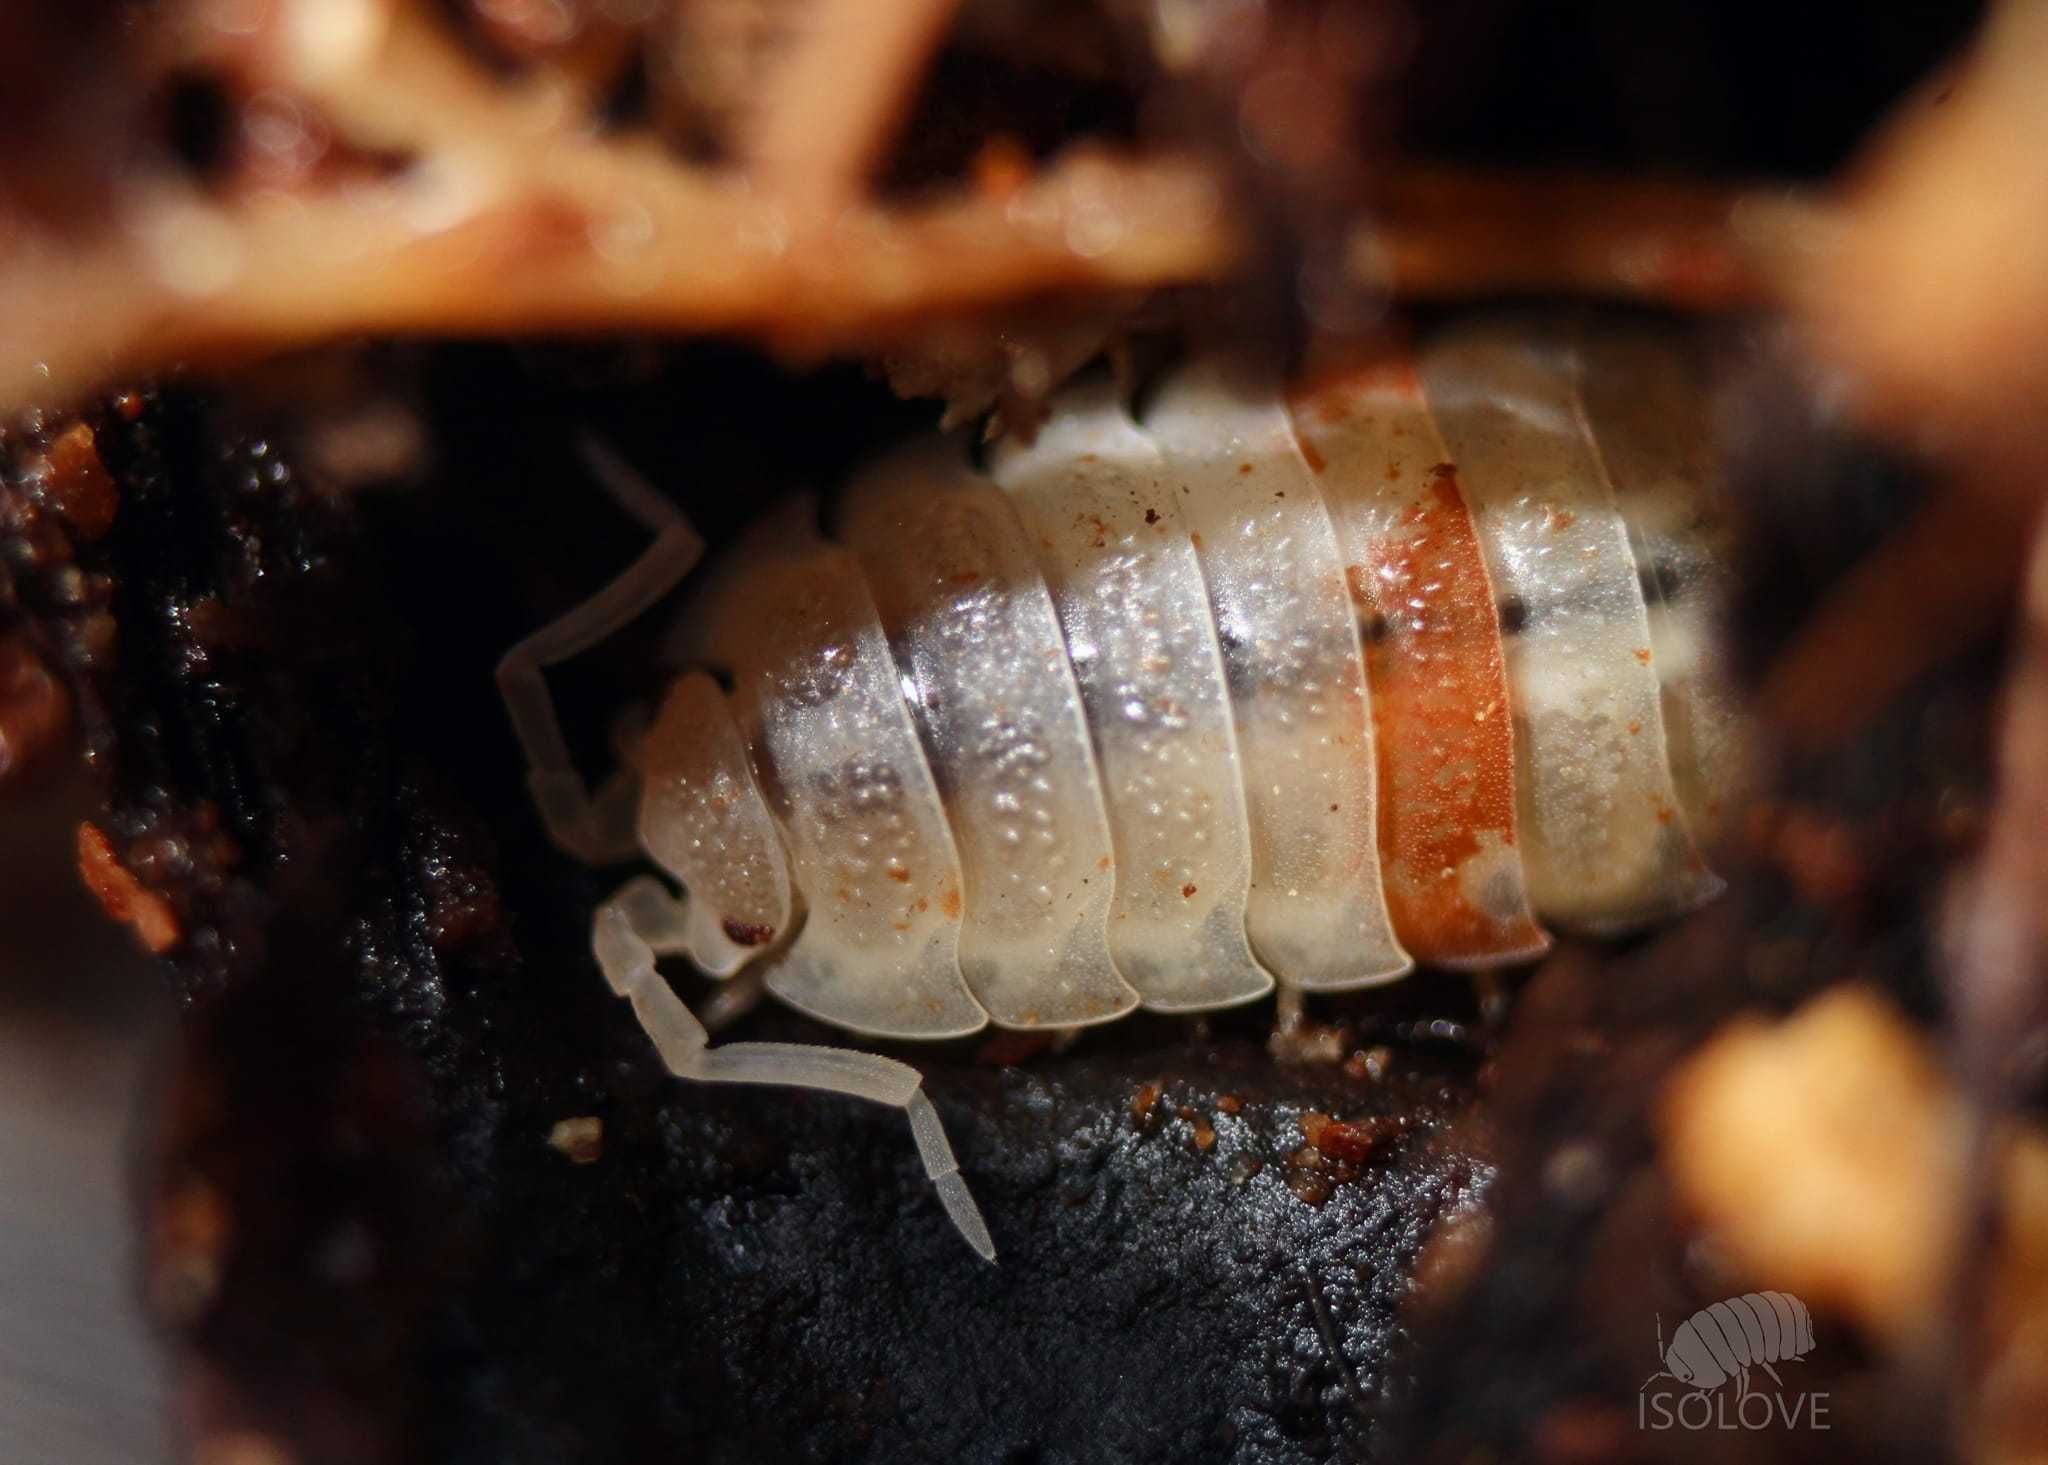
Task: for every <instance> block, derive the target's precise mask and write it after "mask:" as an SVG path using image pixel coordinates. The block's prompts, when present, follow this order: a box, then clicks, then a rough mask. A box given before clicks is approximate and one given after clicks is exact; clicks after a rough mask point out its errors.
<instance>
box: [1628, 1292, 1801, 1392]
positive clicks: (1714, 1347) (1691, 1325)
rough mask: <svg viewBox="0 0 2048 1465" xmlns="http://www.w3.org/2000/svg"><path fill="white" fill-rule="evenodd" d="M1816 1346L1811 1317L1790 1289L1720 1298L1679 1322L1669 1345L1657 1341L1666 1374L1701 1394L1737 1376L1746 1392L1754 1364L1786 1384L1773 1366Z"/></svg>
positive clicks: (1739, 1386) (1798, 1356)
mask: <svg viewBox="0 0 2048 1465" xmlns="http://www.w3.org/2000/svg"><path fill="white" fill-rule="evenodd" d="M1812 1350H1813V1316H1812V1314H1810V1313H1809V1312H1808V1311H1807V1310H1806V1304H1805V1303H1803V1302H1801V1301H1800V1300H1799V1299H1798V1298H1796V1297H1794V1296H1793V1295H1792V1294H1791V1293H1789V1292H1745V1293H1743V1294H1742V1295H1741V1296H1740V1297H1730V1298H1728V1299H1727V1300H1725V1301H1722V1302H1716V1303H1714V1304H1712V1305H1711V1306H1709V1307H1703V1308H1701V1309H1700V1310H1699V1311H1698V1312H1696V1313H1694V1314H1693V1315H1692V1316H1691V1317H1689V1318H1687V1319H1686V1320H1685V1321H1684V1322H1682V1323H1680V1324H1679V1325H1678V1328H1677V1330H1676V1331H1675V1332H1673V1333H1672V1335H1671V1343H1670V1346H1669V1347H1665V1346H1664V1344H1663V1340H1662V1338H1661V1337H1660V1338H1659V1340H1658V1352H1659V1354H1660V1355H1661V1356H1662V1358H1663V1360H1664V1370H1665V1372H1666V1373H1668V1374H1669V1376H1670V1377H1672V1378H1674V1379H1676V1380H1678V1382H1680V1383H1682V1384H1690V1385H1691V1386H1692V1387H1693V1388H1694V1389H1697V1390H1699V1391H1701V1392H1705V1391H1707V1390H1709V1389H1718V1388H1719V1387H1720V1386H1721V1385H1722V1384H1725V1383H1727V1382H1728V1380H1730V1379H1734V1380H1735V1381H1736V1388H1737V1390H1738V1391H1739V1392H1741V1393H1745V1394H1746V1393H1748V1392H1749V1371H1750V1370H1751V1369H1752V1368H1761V1369H1762V1370H1763V1371H1764V1372H1765V1373H1768V1374H1769V1375H1770V1376H1771V1377H1772V1378H1773V1379H1775V1380H1777V1381H1778V1382H1779V1383H1783V1382H1784V1380H1782V1379H1779V1378H1778V1371H1777V1369H1776V1368H1774V1367H1773V1366H1772V1365H1774V1364H1778V1363H1787V1362H1792V1361H1795V1360H1797V1359H1800V1358H1804V1357H1805V1356H1806V1355H1807V1354H1808V1353H1809V1352H1811V1351H1812Z"/></svg>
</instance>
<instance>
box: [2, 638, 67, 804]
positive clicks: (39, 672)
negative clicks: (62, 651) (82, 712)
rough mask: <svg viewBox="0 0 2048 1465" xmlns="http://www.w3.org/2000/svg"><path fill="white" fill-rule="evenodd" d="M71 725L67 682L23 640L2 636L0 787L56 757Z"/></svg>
mask: <svg viewBox="0 0 2048 1465" xmlns="http://www.w3.org/2000/svg"><path fill="white" fill-rule="evenodd" d="M70 727H71V696H70V694H69V693H68V692H66V691H65V690H64V685H63V683H61V682H59V681H58V680H57V679H56V678H55V677H53V676H51V675H50V673H49V670H48V669H47V668H46V667H45V666H44V665H43V663H42V659H41V658H40V657H38V656H37V655H36V654H35V652H34V651H32V650H30V649H29V645H28V642H27V641H26V640H24V639H23V638H22V637H20V636H4V637H0V783H5V782H6V781H7V780H9V779H11V778H16V777H19V776H21V775H23V774H25V773H26V772H27V771H28V770H29V769H30V768H33V767H35V766H36V765H37V764H39V763H41V762H43V760H45V759H46V758H48V757H50V756H51V755H52V754H54V753H55V752H56V751H57V750H58V749H59V748H60V747H61V746H62V745H63V742H64V737H65V734H66V733H67V732H68V731H69V730H70Z"/></svg>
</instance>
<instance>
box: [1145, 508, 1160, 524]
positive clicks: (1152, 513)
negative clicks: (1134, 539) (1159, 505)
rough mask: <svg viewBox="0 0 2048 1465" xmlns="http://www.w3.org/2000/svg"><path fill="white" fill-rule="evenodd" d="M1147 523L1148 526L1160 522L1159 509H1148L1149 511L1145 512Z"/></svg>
mask: <svg viewBox="0 0 2048 1465" xmlns="http://www.w3.org/2000/svg"><path fill="white" fill-rule="evenodd" d="M1145 522H1146V523H1147V524H1157V523H1158V522H1159V510H1157V509H1147V510H1145Z"/></svg>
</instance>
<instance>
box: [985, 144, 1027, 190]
mask: <svg viewBox="0 0 2048 1465" xmlns="http://www.w3.org/2000/svg"><path fill="white" fill-rule="evenodd" d="M1030 181H1031V154H1030V153H1028V152H1026V151H1025V149H1024V145H1023V144H1022V143H1020V142H1018V141H1017V139H1016V138H1014V137H1006V136H997V137H992V138H990V139H989V140H988V141H987V142H985V143H983V144H982V145H981V151H980V152H978V153H976V154H975V155H974V186H975V189H976V190H977V191H978V192H979V193H980V194H981V196H982V197H983V198H987V199H992V200H995V201H996V202H1002V201H1004V200H1007V199H1009V198H1011V197H1013V196H1014V195H1015V194H1016V193H1017V192H1018V191H1019V190H1020V189H1022V188H1023V187H1024V185H1025V184H1027V183H1029V182H1030Z"/></svg>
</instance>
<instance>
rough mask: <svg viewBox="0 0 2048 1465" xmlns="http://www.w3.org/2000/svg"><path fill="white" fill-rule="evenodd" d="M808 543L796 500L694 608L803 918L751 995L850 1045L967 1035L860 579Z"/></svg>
mask: <svg viewBox="0 0 2048 1465" xmlns="http://www.w3.org/2000/svg"><path fill="white" fill-rule="evenodd" d="M815 525H816V506H815V503H813V502H811V501H809V500H802V501H799V502H798V503H796V504H795V505H793V506H792V507H791V508H790V509H789V510H787V511H785V512H783V513H781V514H778V515H775V516H773V517H772V518H771V519H769V520H768V521H766V522H764V523H763V524H762V525H760V526H758V527H757V528H756V529H755V530H754V531H753V532H752V533H750V534H749V535H748V536H747V537H746V539H744V540H743V541H742V542H741V544H740V545H738V546H737V547H736V550H735V561H734V563H735V565H736V566H737V568H738V572H737V573H736V574H734V575H731V576H728V577H726V578H725V582H724V584H723V586H722V587H721V588H720V589H719V590H718V591H717V592H716V593H714V594H713V595H712V596H711V597H710V598H709V600H708V602H707V603H705V604H703V605H701V606H700V607H699V608H698V613H699V614H700V615H701V616H702V617H703V618H704V620H703V622H702V624H701V626H700V628H699V630H698V633H697V636H698V639H699V644H700V647H701V654H702V655H704V656H705V657H706V658H707V659H709V660H711V661H713V662H716V663H722V664H724V665H725V666H727V667H729V668H730V670H731V674H732V678H733V707H734V712H735V715H736V718H737V721H738V724H739V727H740V729H741V732H742V734H743V736H744V737H745V738H746V740H747V742H748V744H749V746H750V747H751V748H752V749H753V752H754V757H755V763H756V768H757V770H758V772H759V776H760V781H761V787H762V791H763V793H764V794H765V795H766V797H767V800H768V803H769V806H770V807H771V808H772V809H773V810H774V812H775V815H776V817H777V819H778V820H779V822H780V824H781V827H782V830H783V832H784V835H785V837H786V839H787V843H788V849H789V857H790V867H791V871H792V874H793V877H794V881H795V885H796V888H797V890H798V891H799V892H800V893H801V895H802V896H803V899H804V904H805V906H806V908H807V909H806V914H805V917H804V921H803V925H802V927H801V929H800V930H799V931H798V933H797V935H796V938H795V940H794V941H792V942H791V943H790V944H789V945H788V946H787V947H785V948H783V949H782V950H780V951H778V952H776V953H775V954H773V955H772V956H770V957H769V958H768V961H767V965H766V974H767V984H768V988H769V990H770V991H772V992H773V993H774V994H775V995H776V996H778V997H780V998H782V999H783V1000H784V1001H786V1002H788V1003H789V1004H790V1005H791V1006H793V1007H797V1008H800V1009H802V1010H803V1011H805V1012H808V1013H811V1014H813V1015H814V1016H816V1017H819V1018H822V1019H824V1020H825V1021H827V1022H830V1023H835V1024H837V1025H838V1026H840V1027H844V1028H849V1029H852V1030H853V1031H855V1032H860V1033H868V1034H873V1035H876V1036H881V1037H898V1038H942V1037H953V1036H958V1035H960V1034H964V1033H970V1032H973V1031H975V1030H976V1029H977V1028H980V1027H981V1026H982V1025H983V1024H984V1023H985V1021H986V1016H985V1014H984V1013H983V1011H982V1009H981V1007H980V1006H979V1005H978V1004H977V1003H976V1002H975V1000H974V998H973V996H972V995H971V994H970V993H969V991H968V989H967V984H966V983H965V982H964V981H963V980H962V979H961V975H960V966H959V961H958V956H957V951H958V946H959V938H960V921H961V914H962V910H963V908H964V901H965V896H964V892H963V885H962V877H961V869H960V860H959V856H958V854H957V853H956V852H955V849H954V845H953V836H952V834H951V832H950V830H949V829H948V827H947V823H946V815H945V810H944V809H943V807H942V806H941V805H940V802H939V793H938V789H937V788H936V787H935V785H934V783H933V780H932V775H931V770H930V768H929V767H928V766H927V764H926V762H925V757H924V752H923V750H922V748H921V747H920V746H919V744H918V736H917V730H916V728H915V726H914V725H913V724H912V722H911V718H910V711H909V708H908V707H907V706H906V705H905V703H904V698H903V690H902V685H901V680H900V678H899V675H898V673H897V670H896V664H895V660H894V658H893V657H892V656H891V654H890V650H889V644H888V642H887V640H886V639H885V638H884V636H883V633H882V625H881V618H880V616H879V615H878V614H877V612H876V609H875V604H874V601H873V600H872V598H871V597H870V596H869V593H868V588H867V583H866V581H865V579H864V578H863V576H862V574H861V568H860V564H859V562H858V561H857V560H856V559H855V557H854V556H853V554H852V553H851V552H850V551H848V550H845V549H840V548H837V547H834V546H831V545H828V544H826V543H825V542H824V541H823V540H822V538H820V536H819V535H818V533H817V530H816V528H815Z"/></svg>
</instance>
